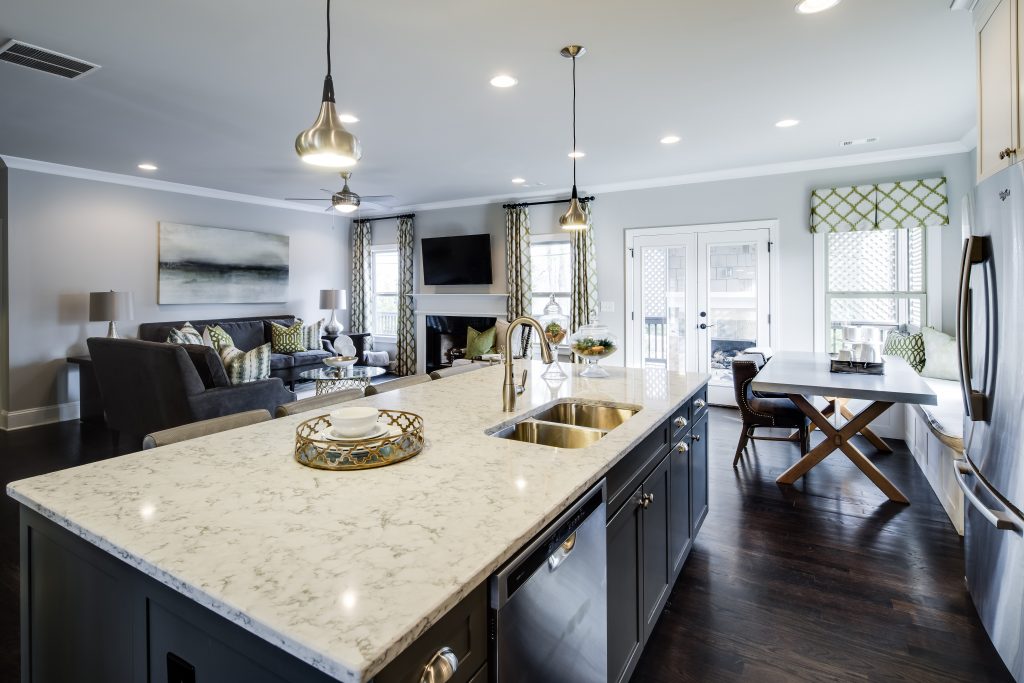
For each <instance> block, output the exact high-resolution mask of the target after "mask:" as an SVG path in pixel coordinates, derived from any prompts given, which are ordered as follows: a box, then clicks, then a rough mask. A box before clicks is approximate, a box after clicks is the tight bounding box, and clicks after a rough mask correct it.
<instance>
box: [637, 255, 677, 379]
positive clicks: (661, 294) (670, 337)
mask: <svg viewBox="0 0 1024 683" xmlns="http://www.w3.org/2000/svg"><path fill="white" fill-rule="evenodd" d="M640 267H641V271H640V272H641V274H642V275H641V282H640V315H641V316H642V317H641V330H642V332H641V338H640V349H641V353H640V361H641V364H642V366H643V367H650V366H655V367H664V368H668V369H669V370H675V371H679V372H685V371H686V333H687V324H686V247H640Z"/></svg>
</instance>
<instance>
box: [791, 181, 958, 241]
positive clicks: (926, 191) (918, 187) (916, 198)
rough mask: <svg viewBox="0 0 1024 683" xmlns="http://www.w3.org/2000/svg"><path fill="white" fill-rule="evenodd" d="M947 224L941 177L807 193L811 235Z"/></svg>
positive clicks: (823, 189)
mask: <svg viewBox="0 0 1024 683" xmlns="http://www.w3.org/2000/svg"><path fill="white" fill-rule="evenodd" d="M933 225H949V200H948V199H947V197H946V179H945V178H926V179H924V180H903V181H899V182H895V183H879V184H875V185H856V186H854V187H827V188H822V189H819V190H815V191H814V192H812V193H811V232H856V231H858V230H901V229H904V228H921V227H928V226H933Z"/></svg>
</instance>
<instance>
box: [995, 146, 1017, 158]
mask: <svg viewBox="0 0 1024 683" xmlns="http://www.w3.org/2000/svg"><path fill="white" fill-rule="evenodd" d="M1016 153H1017V150H1016V149H1014V148H1013V147H1007V148H1006V149H1004V150H1003V151H1001V152H1000V153H999V158H1000V159H1009V158H1010V157H1011V156H1013V155H1014V154H1016Z"/></svg>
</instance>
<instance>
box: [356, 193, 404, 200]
mask: <svg viewBox="0 0 1024 683" xmlns="http://www.w3.org/2000/svg"><path fill="white" fill-rule="evenodd" d="M359 198H360V199H362V200H363V201H376V200H378V199H394V198H395V195H393V194H361V195H359Z"/></svg>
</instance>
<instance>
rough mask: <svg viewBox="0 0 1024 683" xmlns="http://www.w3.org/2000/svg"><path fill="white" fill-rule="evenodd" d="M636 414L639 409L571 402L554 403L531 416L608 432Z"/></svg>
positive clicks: (536, 418) (546, 420) (545, 420)
mask: <svg viewBox="0 0 1024 683" xmlns="http://www.w3.org/2000/svg"><path fill="white" fill-rule="evenodd" d="M638 412H640V409H639V408H633V407H629V406H608V405H602V404H599V403H582V402H578V401H571V402H565V403H556V404H555V405H553V406H551V407H550V408H547V409H546V410H543V411H541V412H539V413H536V414H535V415H533V419H535V420H542V421H544V422H557V423H558V424H563V425H572V426H575V427H591V428H592V429H601V430H604V431H606V432H610V431H611V430H613V429H615V428H616V427H618V426H619V425H620V424H622V423H623V422H625V421H626V420H628V419H629V418H631V417H633V416H634V415H636V414H637V413H638Z"/></svg>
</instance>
